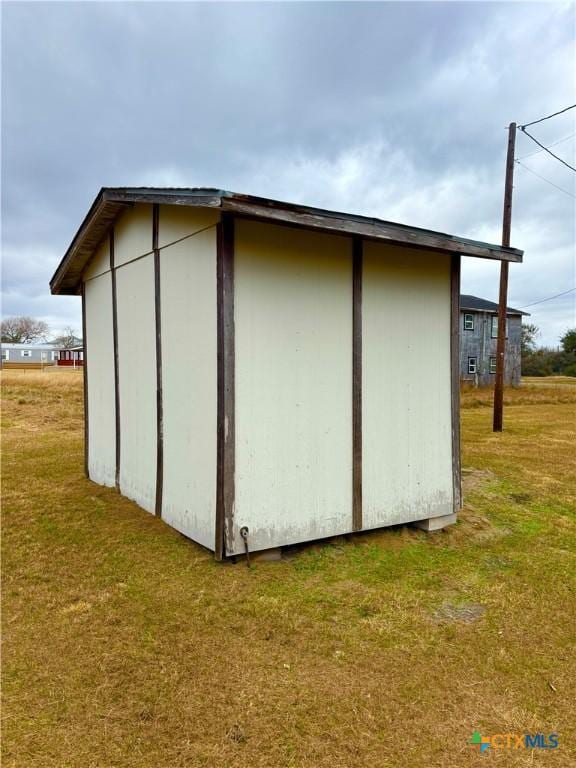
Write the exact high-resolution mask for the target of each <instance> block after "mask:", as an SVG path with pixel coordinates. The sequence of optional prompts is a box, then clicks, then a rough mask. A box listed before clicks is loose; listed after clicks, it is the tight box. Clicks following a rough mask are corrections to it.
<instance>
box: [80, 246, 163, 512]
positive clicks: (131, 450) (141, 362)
mask: <svg viewBox="0 0 576 768" xmlns="http://www.w3.org/2000/svg"><path fill="white" fill-rule="evenodd" d="M117 243H118V240H117ZM116 291H117V301H118V352H119V379H120V436H121V440H120V490H121V492H122V493H123V494H124V495H125V496H128V498H130V499H133V500H134V501H136V502H137V503H138V504H139V505H140V506H141V507H143V508H144V509H146V510H147V511H148V512H154V504H155V494H156V345H155V338H156V328H155V320H154V258H153V256H151V255H150V256H146V257H145V258H144V259H140V260H139V261H135V262H134V263H132V264H127V265H126V266H124V267H121V268H120V269H118V270H117V271H116ZM88 343H89V344H90V341H89V342H88ZM88 349H89V350H90V347H89V348H88ZM88 354H90V351H89V352H88Z"/></svg>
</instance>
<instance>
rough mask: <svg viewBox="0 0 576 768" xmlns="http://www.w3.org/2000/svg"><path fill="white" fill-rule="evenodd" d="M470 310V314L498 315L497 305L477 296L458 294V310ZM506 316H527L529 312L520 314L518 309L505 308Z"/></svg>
mask: <svg viewBox="0 0 576 768" xmlns="http://www.w3.org/2000/svg"><path fill="white" fill-rule="evenodd" d="M466 309H468V310H471V311H472V312H494V313H498V304H496V303H495V302H494V301H488V300H487V299H481V298H479V297H478V296H470V295H469V294H467V293H461V294H460V310H466ZM506 314H507V315H527V316H530V313H529V312H522V311H521V310H520V309H514V307H506Z"/></svg>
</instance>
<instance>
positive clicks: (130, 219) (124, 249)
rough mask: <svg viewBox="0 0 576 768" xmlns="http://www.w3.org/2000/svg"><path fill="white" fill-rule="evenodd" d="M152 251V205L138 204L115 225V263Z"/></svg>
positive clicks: (124, 261)
mask: <svg viewBox="0 0 576 768" xmlns="http://www.w3.org/2000/svg"><path fill="white" fill-rule="evenodd" d="M151 251H152V206H151V205H143V204H140V205H136V206H134V208H130V209H129V210H128V211H126V213H124V214H123V215H122V216H121V217H120V218H119V219H118V221H117V222H116V224H115V225H114V263H115V264H116V266H117V267H119V266H120V265H121V264H125V263H126V262H129V261H131V260H132V259H136V258H138V256H143V255H144V254H146V253H150V252H151Z"/></svg>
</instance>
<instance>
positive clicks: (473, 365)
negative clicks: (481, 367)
mask: <svg viewBox="0 0 576 768" xmlns="http://www.w3.org/2000/svg"><path fill="white" fill-rule="evenodd" d="M477 370H478V358H477V357H469V358H468V373H476V372H477Z"/></svg>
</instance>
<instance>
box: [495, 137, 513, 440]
mask: <svg viewBox="0 0 576 768" xmlns="http://www.w3.org/2000/svg"><path fill="white" fill-rule="evenodd" d="M515 145H516V123H510V126H509V128H508V152H507V154H506V181H505V185H504V215H503V217H502V245H503V247H505V248H509V247H510V228H511V226H512V189H513V183H514V148H515ZM507 304H508V262H507V261H501V262H500V293H499V297H498V342H497V345H496V382H495V386H494V418H493V422H492V430H493V432H502V426H503V417H502V411H503V407H504V369H505V367H506V307H507Z"/></svg>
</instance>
